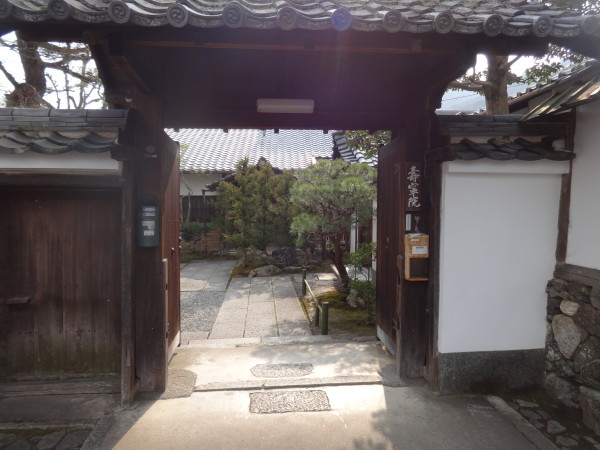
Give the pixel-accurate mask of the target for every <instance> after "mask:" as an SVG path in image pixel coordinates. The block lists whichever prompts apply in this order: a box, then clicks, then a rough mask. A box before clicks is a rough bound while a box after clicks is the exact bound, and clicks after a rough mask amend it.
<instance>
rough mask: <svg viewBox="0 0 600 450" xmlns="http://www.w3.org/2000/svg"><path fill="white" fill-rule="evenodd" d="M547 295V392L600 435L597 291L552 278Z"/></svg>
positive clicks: (599, 306) (599, 292)
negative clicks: (580, 415)
mask: <svg viewBox="0 0 600 450" xmlns="http://www.w3.org/2000/svg"><path fill="white" fill-rule="evenodd" d="M546 292H547V293H548V310H547V313H548V316H547V319H548V334H547V338H546V375H545V380H544V385H545V388H546V391H547V392H548V394H549V395H550V396H551V397H554V398H555V399H556V400H558V401H560V402H561V403H563V404H564V405H566V406H569V407H576V408H581V410H582V412H583V420H584V423H585V424H586V425H587V426H588V427H590V428H591V429H593V430H594V432H595V433H596V434H597V435H600V287H599V286H589V285H586V284H583V283H579V282H574V281H566V280H563V279H560V278H554V279H553V280H550V281H549V282H548V286H547V289H546Z"/></svg>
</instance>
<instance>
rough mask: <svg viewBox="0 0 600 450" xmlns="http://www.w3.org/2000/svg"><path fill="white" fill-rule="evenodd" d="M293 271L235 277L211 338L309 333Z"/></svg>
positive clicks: (306, 334) (301, 334)
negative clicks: (297, 293) (280, 273)
mask: <svg viewBox="0 0 600 450" xmlns="http://www.w3.org/2000/svg"><path fill="white" fill-rule="evenodd" d="M310 334H311V332H310V327H309V325H308V320H307V319H306V315H305V314H304V311H303V310H302V306H301V304H300V302H299V301H298V297H296V291H295V290H294V285H293V284H292V280H291V278H290V276H289V275H277V276H272V277H264V278H234V279H232V280H231V283H230V285H229V289H228V290H227V293H226V294H225V300H224V301H223V305H222V306H221V310H220V311H219V315H218V316H217V320H216V322H215V325H214V326H213V328H212V331H211V332H210V336H209V339H233V338H249V337H277V336H280V337H282V336H309V335H310Z"/></svg>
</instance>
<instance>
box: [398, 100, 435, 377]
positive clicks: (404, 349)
mask: <svg viewBox="0 0 600 450" xmlns="http://www.w3.org/2000/svg"><path fill="white" fill-rule="evenodd" d="M408 104H409V105H410V108H406V109H405V110H404V112H403V115H402V126H403V127H402V130H401V131H400V132H399V133H398V135H399V137H400V139H401V140H402V145H401V149H402V156H401V160H402V162H401V164H400V170H399V174H398V176H399V177H400V178H401V180H400V183H399V186H400V195H399V201H400V211H399V213H400V217H399V225H400V226H399V229H398V232H399V234H400V236H399V239H398V243H399V252H400V255H401V258H400V260H401V261H402V262H401V263H400V264H397V266H398V267H397V270H398V300H397V310H396V314H397V317H398V331H397V333H396V349H397V351H396V364H397V368H398V372H399V373H400V375H401V376H403V377H407V378H419V377H422V376H423V375H424V367H425V363H426V358H427V350H428V349H427V346H428V339H427V329H428V324H427V319H428V316H427V293H428V288H429V281H408V280H406V279H405V276H404V273H403V270H402V269H403V268H404V263H405V261H406V252H407V249H405V248H404V237H405V235H406V234H408V233H417V232H418V233H423V234H426V235H429V233H430V230H429V212H430V208H431V204H430V201H429V189H430V187H429V178H428V177H427V166H426V164H425V154H426V153H427V151H428V150H429V128H430V126H429V125H430V119H431V117H430V111H429V99H428V97H427V96H425V95H424V96H423V97H421V98H418V99H416V101H412V102H409V103H408ZM412 163H416V165H417V167H418V170H419V173H420V187H421V191H420V193H419V202H418V203H419V206H418V207H417V208H410V207H409V206H408V190H407V174H408V171H409V168H410V167H412V166H413V164H412ZM411 209H413V210H412V211H411ZM407 216H410V219H409V220H410V222H407ZM430 237H431V236H430ZM429 251H431V246H429Z"/></svg>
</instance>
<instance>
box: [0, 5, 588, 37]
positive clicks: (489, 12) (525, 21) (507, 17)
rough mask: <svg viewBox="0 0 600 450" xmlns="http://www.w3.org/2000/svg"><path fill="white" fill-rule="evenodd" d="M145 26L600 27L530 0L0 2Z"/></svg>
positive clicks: (16, 8)
mask: <svg viewBox="0 0 600 450" xmlns="http://www.w3.org/2000/svg"><path fill="white" fill-rule="evenodd" d="M10 17H12V18H16V19H18V20H24V21H29V22H39V21H42V20H49V19H50V20H51V19H54V20H67V19H74V20H76V21H81V22H88V23H94V24H97V23H103V22H113V23H117V24H127V23H131V24H133V25H141V26H146V27H157V26H164V25H170V26H173V27H177V28H180V27H185V26H192V27H201V28H214V27H222V26H226V27H230V28H240V27H244V28H257V29H270V28H280V29H283V30H291V29H295V28H302V29H308V30H323V29H335V30H340V31H343V30H347V29H354V30H359V31H378V30H385V31H388V32H392V33H395V32H399V31H404V32H409V33H423V32H437V33H449V32H453V33H464V34H481V33H484V34H486V35H488V36H496V35H500V34H504V35H509V36H525V35H531V34H533V35H535V36H549V35H551V36H557V37H569V36H577V35H580V34H582V33H583V34H596V35H598V33H600V32H599V31H598V30H599V25H598V23H599V20H598V16H581V14H580V13H577V12H572V11H569V10H565V9H560V8H556V7H552V6H548V5H545V4H544V3H543V2H530V1H526V0H441V1H431V0H233V1H232V0H213V1H209V0H184V1H179V0H126V1H123V0H112V1H108V0H0V19H6V18H10Z"/></svg>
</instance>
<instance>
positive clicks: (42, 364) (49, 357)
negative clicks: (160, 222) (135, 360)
mask: <svg viewBox="0 0 600 450" xmlns="http://www.w3.org/2000/svg"><path fill="white" fill-rule="evenodd" d="M0 210H1V211H2V214H1V215H0V236H1V239H2V241H1V245H2V249H3V250H2V252H0V253H2V256H0V267H1V270H0V308H1V309H2V310H1V316H0V317H2V319H1V321H2V323H0V330H2V331H1V332H0V333H1V334H2V335H1V336H0V337H1V341H0V342H1V343H0V378H4V379H40V378H56V377H78V376H89V375H103V374H117V373H119V371H120V331H121V330H120V313H121V310H120V308H121V301H120V296H121V283H120V217H121V215H120V197H119V193H118V192H111V191H77V190H59V189H57V190H50V189H47V190H40V189H8V188H4V189H2V190H1V191H0Z"/></svg>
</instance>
